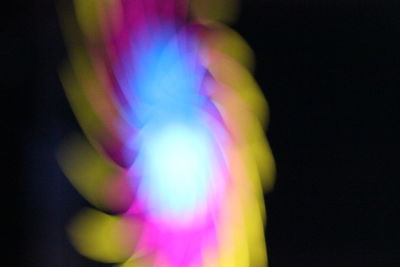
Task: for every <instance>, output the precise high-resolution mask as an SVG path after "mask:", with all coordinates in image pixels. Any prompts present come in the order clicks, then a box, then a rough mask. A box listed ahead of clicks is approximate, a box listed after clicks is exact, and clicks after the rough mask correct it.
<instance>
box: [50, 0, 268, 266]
mask: <svg viewBox="0 0 400 267" xmlns="http://www.w3.org/2000/svg"><path fill="white" fill-rule="evenodd" d="M212 6H213V3H212V1H208V0H204V1H202V0H196V1H193V2H189V1H185V0H163V1H161V0H152V1H151V0H146V1H144V0H115V1H94V0H76V1H75V2H74V8H75V15H74V16H73V15H71V14H69V15H66V14H64V13H62V16H61V17H62V18H63V19H62V23H63V26H64V32H65V37H66V38H65V39H66V43H67V46H68V48H69V55H70V60H69V62H67V63H66V64H65V66H64V67H63V68H62V72H61V78H62V82H63V84H64V87H65V92H66V95H67V97H68V99H69V101H70V103H71V106H72V109H73V111H74V113H75V115H76V118H77V120H78V122H79V123H80V125H81V127H82V130H83V132H84V134H85V136H86V139H84V138H82V137H79V135H75V136H74V137H72V138H71V139H70V140H68V141H67V142H66V143H65V145H64V146H63V147H62V148H61V149H60V153H59V157H58V158H59V161H60V165H61V167H62V169H63V170H64V173H65V174H66V176H67V177H68V178H69V179H70V181H71V183H72V184H73V185H74V186H75V188H76V189H77V190H78V191H79V192H80V193H81V194H82V195H83V196H84V197H85V198H86V199H87V200H88V201H89V202H90V203H91V204H92V205H93V206H94V207H93V208H91V209H87V210H84V211H82V212H81V213H80V214H79V215H77V216H76V218H74V219H73V220H72V222H71V223H70V225H69V226H68V232H69V234H70V238H71V242H72V244H73V245H74V246H75V248H76V249H77V250H78V251H79V252H80V253H82V254H83V255H85V256H86V257H89V258H91V259H93V260H97V261H101V262H106V263H114V264H118V265H119V266H140V267H141V266H157V267H158V266H160V267H163V266H168V267H181V266H182V267H183V266H190V267H192V266H205V267H212V266H222V267H224V266H226V267H232V266H265V265H267V255H266V246H265V241H264V231H263V230H264V226H263V225H264V223H265V210H264V201H263V190H270V189H271V188H272V185H273V180H274V162H273V158H272V154H271V151H270V149H269V146H268V142H267V141H266V139H265V137H264V130H263V126H262V125H263V124H266V122H267V118H268V116H267V102H266V101H265V99H264V98H263V95H262V93H261V92H260V90H259V88H258V86H257V84H256V82H255V81H254V79H253V78H252V75H251V71H252V69H253V64H252V63H253V55H252V52H251V49H250V48H249V47H248V45H247V44H246V43H245V42H244V40H243V39H242V38H241V37H240V36H239V35H238V34H237V33H235V32H234V31H233V30H231V29H229V28H228V27H227V26H224V25H223V24H221V22H231V21H233V20H234V18H235V15H236V13H237V6H238V5H237V3H236V2H235V3H233V2H232V3H231V2H230V1H227V0H223V1H222V0H221V1H220V2H218V4H216V6H215V8H212Z"/></svg>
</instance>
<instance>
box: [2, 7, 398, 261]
mask: <svg viewBox="0 0 400 267" xmlns="http://www.w3.org/2000/svg"><path fill="white" fill-rule="evenodd" d="M10 4H11V9H10V11H7V10H4V9H3V10H4V11H3V13H4V16H3V18H5V20H4V23H2V26H1V27H2V28H3V30H2V36H1V38H2V39H3V41H2V42H1V44H0V45H1V46H0V47H1V54H2V57H3V56H4V57H3V58H4V60H3V59H2V63H3V68H2V71H1V77H2V82H4V83H5V86H3V87H2V90H1V91H2V100H3V103H4V104H3V105H2V107H3V109H4V111H3V112H2V113H3V117H4V118H3V120H2V132H3V134H4V133H5V134H6V136H5V137H4V138H3V141H4V145H3V149H2V152H3V160H2V162H4V163H5V167H6V168H5V169H6V170H7V172H5V175H4V176H5V177H4V179H3V180H4V181H5V182H6V183H5V185H3V187H2V191H3V192H4V193H5V194H6V195H7V196H9V199H7V200H5V202H4V203H3V205H2V206H3V207H4V208H7V207H10V209H5V210H4V212H3V214H4V216H3V217H4V219H2V221H3V222H6V226H5V227H3V229H5V233H4V235H3V237H5V239H2V240H7V241H5V242H4V244H5V245H6V248H8V249H7V250H6V253H5V254H6V256H8V257H7V260H6V259H4V260H3V263H4V264H5V265H3V264H0V265H2V266H102V265H101V264H98V263H93V262H91V261H89V260H87V259H85V258H83V257H81V256H80V255H79V254H77V253H76V252H75V251H74V250H73V249H72V247H71V245H70V244H69V243H68V241H67V239H66V236H65V232H64V225H65V223H66V222H67V221H68V219H69V218H71V217H72V215H73V214H75V213H76V212H77V211H78V210H80V209H81V207H82V206H86V205H88V204H87V203H86V202H85V200H83V199H82V198H81V197H80V196H79V194H78V193H76V192H75V190H74V189H73V188H72V186H71V185H70V184H69V182H68V181H67V180H66V178H65V177H64V176H63V174H62V173H61V171H60V169H59V167H58V165H57V162H56V160H55V153H56V151H57V149H58V147H59V146H60V144H61V143H62V141H63V140H64V139H65V137H66V136H68V134H69V133H71V132H73V131H78V130H79V127H78V125H77V123H76V121H75V119H74V117H73V115H72V112H71V109H70V108H69V106H68V103H67V101H66V98H65V96H64V93H63V89H62V87H61V83H60V81H59V77H58V69H59V66H60V64H61V63H62V61H63V60H64V59H65V58H66V52H65V47H64V41H63V39H62V35H61V31H60V27H59V22H58V17H57V12H56V2H55V1H53V0H36V1H20V0H16V1H13V2H10ZM234 28H235V29H236V30H237V31H239V33H240V34H241V35H242V36H243V37H244V38H245V39H246V40H247V41H248V42H249V44H250V46H251V47H252V48H253V50H254V53H255V55H256V71H255V77H256V80H257V81H258V82H259V84H260V86H261V88H262V89H263V91H264V94H265V95H266V97H267V99H268V101H269V105H270V112H271V115H270V116H271V120H270V124H269V126H268V131H267V136H268V138H269V141H270V144H271V147H272V149H273V153H274V157H275V159H276V162H277V174H278V175H277V181H276V185H275V188H274V190H273V191H272V192H270V193H267V194H266V205H267V210H268V224H267V228H266V238H267V245H268V250H269V251H268V254H269V259H270V266H272V267H275V266H400V229H399V228H400V224H399V223H400V219H399V208H400V197H399V193H398V192H399V186H400V182H399V175H398V174H399V171H398V166H399V163H398V158H399V146H398V139H399V126H398V122H399V116H398V115H399V101H400V93H399V89H400V80H399V70H400V1H398V0H371V1H367V0H364V1H361V0H359V1H356V0H308V1H306V0H302V1H301V0H243V3H242V8H241V15H240V19H239V21H238V22H237V23H236V24H235V25H234ZM8 170H9V171H8ZM8 240H9V242H8Z"/></svg>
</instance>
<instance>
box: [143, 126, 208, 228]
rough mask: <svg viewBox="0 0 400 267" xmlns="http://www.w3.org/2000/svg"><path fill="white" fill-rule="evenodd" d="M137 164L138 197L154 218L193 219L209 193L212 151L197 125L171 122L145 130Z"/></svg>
mask: <svg viewBox="0 0 400 267" xmlns="http://www.w3.org/2000/svg"><path fill="white" fill-rule="evenodd" d="M145 136H146V137H145V139H143V140H142V142H143V143H142V146H141V150H140V151H141V152H140V154H139V158H138V162H137V163H138V164H139V167H140V169H141V170H142V171H143V174H142V175H143V176H142V179H141V183H140V186H139V192H138V193H139V198H141V200H142V201H143V202H144V203H146V206H147V207H148V209H149V212H150V214H152V216H153V217H154V218H156V219H161V220H164V221H165V220H167V221H169V222H173V223H174V224H176V222H177V221H178V222H184V221H185V220H191V219H193V216H195V215H196V213H197V212H199V210H201V207H202V206H204V205H205V204H206V201H207V199H208V197H209V188H210V174H211V168H212V162H213V153H212V151H211V147H212V146H211V144H210V140H209V136H208V134H207V133H206V131H205V130H204V129H202V127H201V126H200V125H198V124H197V125H196V124H194V123H191V124H184V123H183V122H182V121H180V122H179V123H176V122H171V123H167V124H164V126H162V127H155V128H154V129H153V130H151V131H147V132H146V135H145Z"/></svg>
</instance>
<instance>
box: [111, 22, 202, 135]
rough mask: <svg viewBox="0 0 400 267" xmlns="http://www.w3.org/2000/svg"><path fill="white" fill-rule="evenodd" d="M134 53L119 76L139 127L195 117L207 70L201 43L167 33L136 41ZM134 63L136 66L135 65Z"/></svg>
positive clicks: (162, 32) (133, 43) (163, 32)
mask: <svg viewBox="0 0 400 267" xmlns="http://www.w3.org/2000/svg"><path fill="white" fill-rule="evenodd" d="M131 50H132V54H133V55H134V57H133V58H132V57H131V56H127V57H126V58H125V60H124V62H123V63H122V64H123V65H122V70H121V72H120V73H117V76H118V80H119V82H120V84H121V87H122V89H123V90H124V92H125V95H126V96H127V98H128V101H129V102H130V103H131V105H132V106H133V107H134V112H135V114H130V116H129V117H131V119H132V115H133V117H134V118H133V121H134V124H135V125H136V126H137V127H139V128H140V127H142V126H143V125H144V124H146V123H147V122H148V121H149V120H151V119H152V118H154V117H158V116H159V115H160V114H162V115H163V116H169V115H171V116H176V115H177V114H178V115H179V114H180V115H181V114H191V113H193V112H196V108H197V107H198V106H199V104H200V103H201V102H202V101H203V97H202V96H201V95H200V94H199V88H200V86H201V81H202V79H203V77H204V73H205V70H204V68H203V67H201V66H200V64H199V60H198V58H197V56H198V44H197V42H196V41H195V40H193V38H192V37H190V36H189V35H188V34H185V33H182V34H177V35H172V34H170V31H168V27H165V30H164V29H163V31H159V32H154V33H152V34H151V38H150V37H147V38H146V37H143V39H141V40H135V41H132V45H131ZM132 62H133V63H132Z"/></svg>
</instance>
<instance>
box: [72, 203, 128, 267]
mask: <svg viewBox="0 0 400 267" xmlns="http://www.w3.org/2000/svg"><path fill="white" fill-rule="evenodd" d="M127 230H129V229H127V228H126V224H125V225H124V224H123V223H122V219H121V218H120V217H116V216H110V215H107V214H105V213H102V212H99V211H95V210H92V209H86V210H84V211H82V212H81V213H80V214H78V216H77V217H75V218H74V219H73V221H72V223H71V224H70V225H69V227H68V233H69V235H70V238H71V241H72V244H73V245H74V247H75V248H76V249H77V250H78V251H79V252H80V253H81V254H82V255H84V256H86V257H88V258H90V259H93V260H96V261H100V262H105V263H117V262H123V261H125V260H127V259H128V258H129V257H130V256H131V255H132V249H133V245H134V243H135V242H134V238H135V237H134V236H133V235H134V233H132V232H130V231H127Z"/></svg>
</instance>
